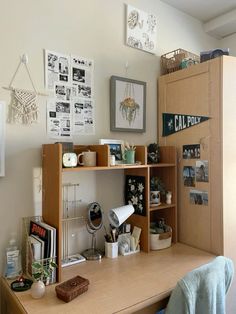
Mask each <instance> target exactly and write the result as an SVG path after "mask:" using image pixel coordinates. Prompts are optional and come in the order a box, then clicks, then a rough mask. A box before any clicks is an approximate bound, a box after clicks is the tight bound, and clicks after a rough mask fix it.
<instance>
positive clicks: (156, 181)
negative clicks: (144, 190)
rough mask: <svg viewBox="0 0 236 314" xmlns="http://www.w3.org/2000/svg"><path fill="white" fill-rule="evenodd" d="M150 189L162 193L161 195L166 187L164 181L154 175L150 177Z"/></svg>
mask: <svg viewBox="0 0 236 314" xmlns="http://www.w3.org/2000/svg"><path fill="white" fill-rule="evenodd" d="M150 190H151V191H160V192H161V194H163V195H164V194H165V193H166V188H165V184H164V182H163V181H162V180H161V178H159V177H155V176H153V177H151V180H150Z"/></svg>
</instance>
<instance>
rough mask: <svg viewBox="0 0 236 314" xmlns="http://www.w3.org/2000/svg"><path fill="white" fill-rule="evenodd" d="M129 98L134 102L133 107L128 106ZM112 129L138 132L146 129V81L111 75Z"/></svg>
mask: <svg viewBox="0 0 236 314" xmlns="http://www.w3.org/2000/svg"><path fill="white" fill-rule="evenodd" d="M128 98H129V99H130V100H131V102H132V108H131V109H130V107H129V106H126V104H127V102H126V100H127V99H128ZM110 130H111V131H117V132H138V133H144V132H145V131H146V82H142V81H137V80H133V79H129V78H125V77H120V76H114V75H113V76H111V78H110Z"/></svg>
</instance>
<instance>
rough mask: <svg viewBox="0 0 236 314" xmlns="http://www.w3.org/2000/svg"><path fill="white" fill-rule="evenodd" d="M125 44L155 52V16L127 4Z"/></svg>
mask: <svg viewBox="0 0 236 314" xmlns="http://www.w3.org/2000/svg"><path fill="white" fill-rule="evenodd" d="M126 12H127V15H126V44H127V45H128V46H130V47H133V48H137V49H141V50H143V51H147V52H150V53H155V51H156V48H157V18H156V16H155V15H154V14H149V13H146V12H144V11H141V10H139V9H136V8H134V7H133V6H131V5H127V10H126Z"/></svg>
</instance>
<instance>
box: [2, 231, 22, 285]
mask: <svg viewBox="0 0 236 314" xmlns="http://www.w3.org/2000/svg"><path fill="white" fill-rule="evenodd" d="M20 274H21V254H20V250H19V249H18V248H17V245H16V234H15V233H12V234H11V237H10V240H9V244H8V247H7V248H6V273H5V276H6V278H9V279H10V278H11V279H13V278H16V277H17V276H19V275H20Z"/></svg>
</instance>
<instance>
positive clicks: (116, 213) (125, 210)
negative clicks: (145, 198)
mask: <svg viewBox="0 0 236 314" xmlns="http://www.w3.org/2000/svg"><path fill="white" fill-rule="evenodd" d="M133 213H134V207H133V205H125V206H121V207H117V208H112V209H109V212H108V218H109V221H110V224H111V225H112V226H114V227H116V228H118V227H119V226H120V225H121V224H122V223H123V222H124V221H125V220H126V219H127V218H129V216H131V215H132V214H133Z"/></svg>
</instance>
